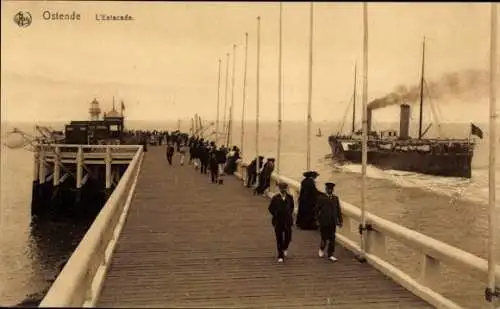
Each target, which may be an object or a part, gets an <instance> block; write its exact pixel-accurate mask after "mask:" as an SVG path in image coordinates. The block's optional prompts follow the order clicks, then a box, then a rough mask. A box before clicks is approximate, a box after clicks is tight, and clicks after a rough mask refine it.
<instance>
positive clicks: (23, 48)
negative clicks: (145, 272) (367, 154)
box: [1, 1, 500, 122]
mask: <svg viewBox="0 0 500 309" xmlns="http://www.w3.org/2000/svg"><path fill="white" fill-rule="evenodd" d="M19 11H28V12H30V13H31V15H32V17H33V22H32V24H31V25H30V26H29V27H25V28H21V27H19V26H18V25H17V24H16V23H14V21H13V17H14V15H15V14H16V13H17V12H19ZM44 11H50V12H60V13H72V12H73V11H74V12H76V13H79V14H80V15H81V20H80V21H54V20H43V19H42V14H43V12H44ZM101 13H103V14H113V15H122V14H129V15H131V16H133V18H134V20H132V21H107V22H103V21H96V18H95V15H96V14H101ZM1 14H2V18H1V34H2V35H1V62H2V63H1V113H2V115H1V117H2V120H3V121H5V120H7V121H67V120H70V119H88V117H89V115H88V108H89V105H90V102H91V101H92V100H93V99H94V98H96V99H97V100H98V101H99V102H100V103H101V109H103V110H109V109H110V108H111V105H112V100H113V96H114V97H115V100H116V102H119V101H121V100H123V101H124V103H125V107H126V109H125V116H126V117H127V118H128V119H134V120H164V119H178V118H182V119H189V118H190V117H191V116H192V115H193V114H194V113H198V114H199V115H200V116H201V117H202V118H204V119H215V118H216V115H217V92H218V88H217V84H218V60H219V59H221V60H222V67H221V80H220V84H221V87H220V119H221V120H222V118H223V114H224V105H226V107H227V109H226V111H228V110H229V106H230V105H231V102H234V110H233V118H234V119H235V120H239V119H241V117H242V104H243V74H244V58H245V57H244V52H245V50H244V34H245V32H247V33H248V36H249V40H248V62H247V87H246V99H245V102H246V103H245V104H246V107H245V117H246V118H247V119H252V120H253V119H255V118H256V105H257V99H256V92H257V91H256V88H257V87H256V85H257V77H256V76H257V47H256V41H257V16H261V54H260V55H261V56H260V100H259V102H260V103H259V104H260V119H261V120H269V121H274V120H276V119H277V114H278V113H277V109H278V108H277V101H278V88H279V87H278V69H279V68H278V42H279V40H278V38H279V2H269V3H265V2H259V3H244V2H234V3H233V2H221V3H217V2H191V3H190V2H177V3H173V2H89V1H85V2H52V1H22V2H14V1H2V2H1ZM489 14H490V13H489V5H488V4H484V3H455V4H453V3H452V4H444V3H421V4H418V3H411V4H409V3H369V4H368V19H369V21H368V29H369V31H368V37H369V43H368V76H367V81H368V94H367V95H368V99H369V100H372V99H375V98H378V97H380V96H383V95H385V94H387V93H389V92H391V91H393V90H394V89H395V87H396V86H398V85H401V84H404V85H408V86H411V85H415V84H418V82H419V78H420V65H421V43H422V38H423V36H424V35H425V37H426V68H425V78H426V80H430V81H432V80H433V79H438V78H439V77H441V76H442V75H443V74H446V73H450V72H460V71H462V70H469V69H477V70H488V68H489V50H490V48H489V44H490V39H489V36H490V31H489V16H490V15H489ZM313 29H314V31H313V66H312V70H313V82H312V83H313V87H312V118H313V120H314V121H338V120H340V119H341V118H342V117H343V116H344V114H346V109H347V108H348V107H349V101H350V98H351V96H352V93H353V86H354V85H353V83H354V66H355V63H357V69H358V79H357V98H358V103H359V102H361V95H362V93H361V91H362V74H363V67H362V58H363V57H362V48H363V46H362V42H363V31H362V29H363V19H362V4H361V3H340V2H336V3H315V4H314V27H313ZM282 37H283V45H282V47H283V48H282V54H283V70H282V72H283V90H282V93H283V119H284V120H295V121H300V120H304V121H305V120H306V117H307V101H308V57H309V3H292V2H284V3H283V31H282ZM233 44H237V48H236V62H235V85H234V95H233V94H232V93H233V92H232V87H231V81H232V74H231V72H232V60H233V56H234V55H232V46H233ZM226 53H230V54H231V55H230V62H229V67H228V68H229V70H228V71H229V78H228V87H227V88H228V89H227V99H226V94H225V93H226V91H225V84H226ZM497 65H498V57H497ZM499 71H500V70H499ZM441 101H442V102H433V104H439V107H440V108H439V109H440V111H441V115H443V118H444V119H442V121H443V122H469V121H485V120H486V119H487V115H488V107H487V104H488V100H487V96H486V95H485V94H484V93H482V94H481V95H477V96H472V97H471V96H468V97H467V98H466V99H463V98H462V99H456V98H449V99H447V100H441ZM225 103H226V104H225ZM426 103H427V102H426ZM118 106H119V104H117V107H118ZM358 106H359V105H358ZM357 110H358V113H357V114H358V115H357V117H360V115H361V108H360V107H358V108H357ZM416 110H417V109H413V112H415V111H416ZM429 110H430V108H427V109H426V111H429ZM227 113H228V112H227ZM374 115H375V116H374V117H375V118H377V119H378V120H379V121H380V120H388V121H390V120H397V117H398V116H397V115H398V109H397V107H396V108H394V107H393V108H387V109H384V110H379V111H377V112H376V113H375V114H374ZM227 117H229V116H227ZM426 117H431V116H430V115H427V114H426ZM429 119H430V118H429Z"/></svg>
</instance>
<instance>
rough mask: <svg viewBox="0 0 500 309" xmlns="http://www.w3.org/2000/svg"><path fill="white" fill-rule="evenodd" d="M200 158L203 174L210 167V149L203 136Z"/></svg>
mask: <svg viewBox="0 0 500 309" xmlns="http://www.w3.org/2000/svg"><path fill="white" fill-rule="evenodd" d="M198 149H199V153H198V155H199V158H200V173H202V174H207V167H208V159H209V157H208V149H207V146H206V145H205V140H204V139H203V138H202V139H201V140H200V146H199V148H198Z"/></svg>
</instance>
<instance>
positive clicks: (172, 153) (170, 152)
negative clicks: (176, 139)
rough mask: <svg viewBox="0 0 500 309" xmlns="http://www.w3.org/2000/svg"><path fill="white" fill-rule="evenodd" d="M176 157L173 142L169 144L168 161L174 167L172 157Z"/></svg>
mask: <svg viewBox="0 0 500 309" xmlns="http://www.w3.org/2000/svg"><path fill="white" fill-rule="evenodd" d="M173 156H174V145H173V144H172V142H169V143H168V144H167V161H168V164H170V165H172V157H173Z"/></svg>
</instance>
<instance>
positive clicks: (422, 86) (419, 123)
mask: <svg viewBox="0 0 500 309" xmlns="http://www.w3.org/2000/svg"><path fill="white" fill-rule="evenodd" d="M424 69H425V36H424V39H423V42H422V70H421V75H420V115H419V121H418V139H422V116H423V107H424Z"/></svg>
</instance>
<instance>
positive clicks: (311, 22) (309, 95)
mask: <svg viewBox="0 0 500 309" xmlns="http://www.w3.org/2000/svg"><path fill="white" fill-rule="evenodd" d="M313 27H314V7H313V2H311V3H310V5H309V78H308V80H309V84H308V92H307V170H308V171H309V170H310V169H311V124H312V116H311V110H312V85H313V83H312V78H313V74H312V67H313V32H314V28H313Z"/></svg>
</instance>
